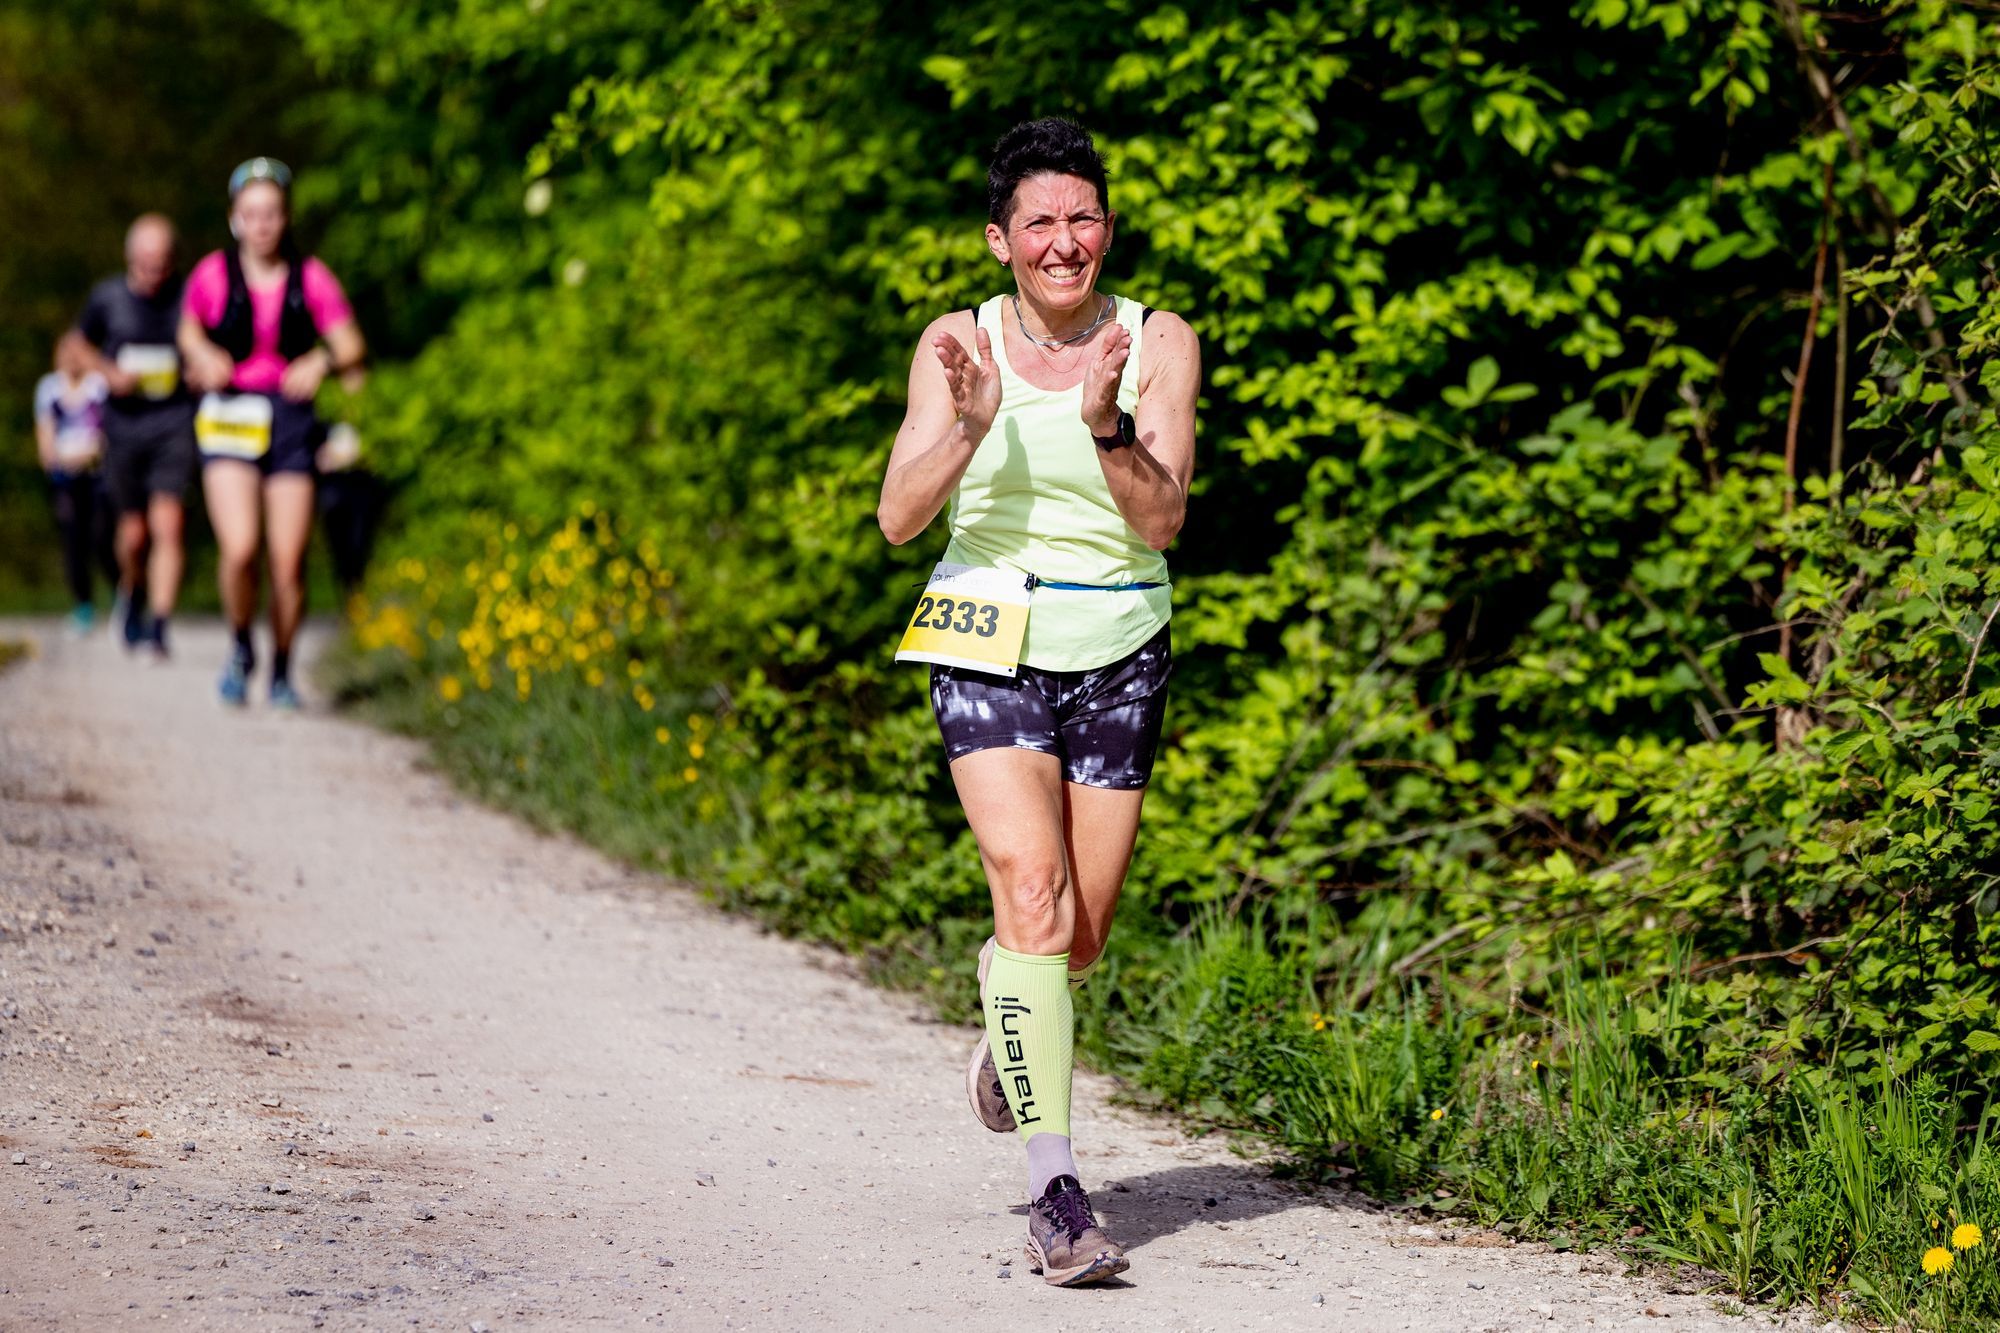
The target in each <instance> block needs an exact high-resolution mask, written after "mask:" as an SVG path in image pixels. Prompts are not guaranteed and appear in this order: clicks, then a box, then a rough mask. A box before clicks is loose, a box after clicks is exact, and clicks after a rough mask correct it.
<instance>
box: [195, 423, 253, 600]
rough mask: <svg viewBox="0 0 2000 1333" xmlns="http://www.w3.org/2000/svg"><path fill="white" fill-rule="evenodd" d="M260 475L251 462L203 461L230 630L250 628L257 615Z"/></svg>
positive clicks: (205, 491) (204, 492)
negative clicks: (204, 462)
mask: <svg viewBox="0 0 2000 1333" xmlns="http://www.w3.org/2000/svg"><path fill="white" fill-rule="evenodd" d="M262 486H263V477H262V476H260V475H259V473H258V471H257V465H256V464H255V463H244V462H239V461H237V460H235V459H220V460H215V461H211V462H209V463H206V464H204V465H203V467H202V470H201V490H202V495H203V496H204V497H205V498H206V499H207V501H208V522H209V526H210V527H212V528H214V529H215V544H216V547H217V551H218V560H217V565H216V568H217V575H218V580H219V582H220V583H221V585H222V613H223V615H224V616H225V617H227V619H228V621H229V628H230V629H232V630H245V629H248V628H250V622H251V620H253V619H254V618H255V617H256V615H257V530H258V526H259V519H258V508H259V497H260V494H261V491H262Z"/></svg>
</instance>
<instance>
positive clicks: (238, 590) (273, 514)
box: [180, 157, 367, 708]
mask: <svg viewBox="0 0 2000 1333" xmlns="http://www.w3.org/2000/svg"><path fill="white" fill-rule="evenodd" d="M291 186H292V173H291V169H290V168H289V167H287V166H286V165H285V164H284V163H282V162H278V161H275V160H274V159H272V158H268V157H256V158H252V159H250V160H249V161H248V162H245V163H243V164H242V165H241V166H239V167H237V168H236V170H235V171H234V172H232V173H230V177H229V231H230V234H231V235H232V236H234V237H235V238H236V244H235V245H234V246H233V247H232V248H230V249H227V250H218V251H216V252H215V253H214V254H211V255H209V256H208V257H207V258H205V259H203V260H202V261H201V262H200V263H199V264H197V265H195V269H194V272H193V273H191V274H189V275H188V284H187V300H186V307H185V311H184V313H183V315H182V317H181V329H180V345H181V351H182V352H183V353H184V354H185V355H186V357H187V363H188V381H189V383H191V384H192V385H193V386H194V387H195V388H197V389H199V390H201V391H203V395H204V396H203V398H202V400H201V407H200V410H199V411H198V412H197V414H196V422H195V430H196V434H197V436H198V437H199V440H200V445H201V455H202V492H203V494H204V495H205V496H206V497H207V500H208V519H209V523H210V525H211V526H212V527H213V528H214V529H215V540H216V544H217V546H218V547H219V548H220V556H221V569H220V574H221V582H222V607H223V612H224V614H226V615H227V616H228V618H229V625H230V628H231V630H232V631H233V632H234V634H235V638H236V642H235V646H234V647H233V648H232V650H231V652H230V657H229V662H228V664H227V665H226V666H225V667H224V669H223V673H222V679H221V682H220V683H219V685H218V690H219V692H220V694H221V696H222V701H223V702H224V703H228V704H242V703H244V702H245V701H246V700H247V698H248V695H249V681H250V675H251V673H252V672H253V671H254V670H255V669H256V662H257V658H256V651H255V649H254V648H253V647H252V644H251V638H250V626H251V622H252V621H253V620H255V619H256V616H257V548H258V544H259V529H260V527H261V529H262V534H261V535H262V543H263V547H264V550H265V552H266V554H267V556H268V560H269V564H270V568H271V634H272V639H273V646H272V653H271V689H270V696H269V697H270V701H271V704H272V706H274V707H277V708H297V707H298V706H299V696H298V691H297V690H295V689H294V688H293V686H292V680H291V655H292V638H293V636H294V635H295V634H296V633H297V632H298V628H299V622H300V620H301V619H302V618H303V617H304V615H305V597H306V589H305V558H306V541H307V539H308V538H309V537H310V536H311V534H312V518H313V478H314V472H315V468H316V464H315V455H316V453H317V451H318V449H319V447H320V445H321V443H322V442H323V441H324V439H325V435H326V432H325V431H324V430H323V429H322V427H321V426H320V423H319V418H318V417H316V416H315V415H314V414H313V406H312V402H313V396H314V395H315V394H317V393H318V392H319V387H320V385H321V384H322V383H323V382H324V381H325V379H326V377H327V376H328V375H340V376H342V377H343V379H344V381H345V383H346V384H347V386H348V388H349V389H350V390H353V389H358V388H359V387H360V384H361V378H362V370H361V364H362V360H363V358H364V357H365V356H366V355H367V348H366V347H365V346H364V345H363V343H362V339H361V330H360V327H359V326H358V325H356V323H355V322H354V311H353V309H352V308H351V307H349V305H348V304H347V296H346V294H345V293H343V292H342V291H341V289H340V283H339V282H338V281H337V280H336V279H335V278H334V276H333V274H332V273H331V272H330V271H328V269H327V267H326V265H324V264H322V263H320V261H319V260H317V259H313V258H309V257H307V256H305V255H303V254H301V253H300V252H299V248H298V243H297V242H296V241H295V240H294V239H293V237H292V231H291Z"/></svg>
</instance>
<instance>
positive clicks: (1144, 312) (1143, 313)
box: [1139, 306, 1153, 329]
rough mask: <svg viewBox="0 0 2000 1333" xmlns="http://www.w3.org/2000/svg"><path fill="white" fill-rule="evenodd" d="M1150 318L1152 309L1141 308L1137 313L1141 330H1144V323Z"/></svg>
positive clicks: (1148, 307) (1147, 307) (1149, 307)
mask: <svg viewBox="0 0 2000 1333" xmlns="http://www.w3.org/2000/svg"><path fill="white" fill-rule="evenodd" d="M1152 317H1153V307H1151V306H1144V307H1142V308H1141V309H1140V311H1139V327H1140V328H1142V329H1143V328H1145V327H1146V321H1147V320H1149V319H1151V318H1152Z"/></svg>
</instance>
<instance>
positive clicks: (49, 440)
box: [35, 416, 56, 472]
mask: <svg viewBox="0 0 2000 1333" xmlns="http://www.w3.org/2000/svg"><path fill="white" fill-rule="evenodd" d="M35 457H37V458H39V459H40V460H41V463H42V471H44V472H53V471H55V470H56V423H55V422H54V421H51V420H50V419H49V418H48V417H45V416H43V417H36V418H35Z"/></svg>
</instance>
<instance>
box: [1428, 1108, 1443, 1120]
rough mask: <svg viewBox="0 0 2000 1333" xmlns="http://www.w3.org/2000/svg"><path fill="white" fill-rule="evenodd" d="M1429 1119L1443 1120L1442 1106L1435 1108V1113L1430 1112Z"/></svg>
mask: <svg viewBox="0 0 2000 1333" xmlns="http://www.w3.org/2000/svg"><path fill="white" fill-rule="evenodd" d="M1431 1119H1433V1120H1442V1119H1444V1108H1443V1107H1442V1106H1440V1107H1438V1108H1437V1109H1436V1110H1435V1111H1432V1112H1431Z"/></svg>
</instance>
